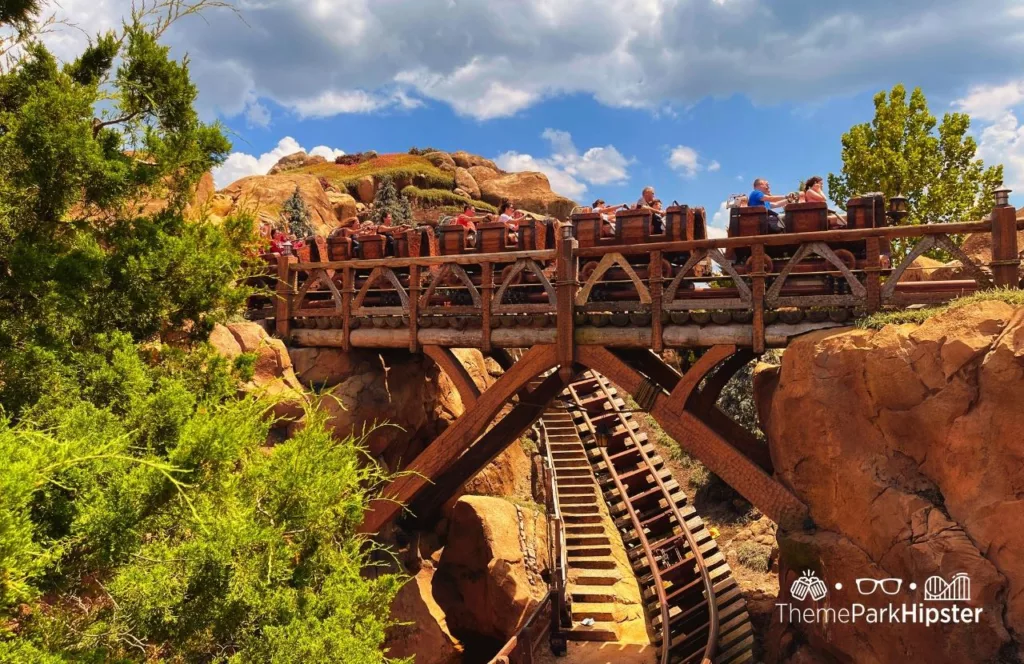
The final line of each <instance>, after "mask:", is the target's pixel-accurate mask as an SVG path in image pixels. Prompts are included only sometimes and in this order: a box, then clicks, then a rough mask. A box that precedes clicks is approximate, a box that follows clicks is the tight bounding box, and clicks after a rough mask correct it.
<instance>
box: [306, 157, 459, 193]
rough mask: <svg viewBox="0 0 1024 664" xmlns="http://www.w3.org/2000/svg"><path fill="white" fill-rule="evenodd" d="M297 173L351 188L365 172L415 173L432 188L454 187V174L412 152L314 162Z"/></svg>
mask: <svg viewBox="0 0 1024 664" xmlns="http://www.w3.org/2000/svg"><path fill="white" fill-rule="evenodd" d="M294 172H296V173H308V174H310V175H316V176H317V177H322V178H326V179H327V181H328V182H330V183H331V184H333V185H334V186H336V187H345V188H348V187H349V186H350V185H353V186H354V185H355V183H356V182H357V181H358V180H359V178H361V177H364V176H366V175H372V176H374V177H383V176H389V177H390V178H391V179H392V180H396V181H397V180H408V179H411V178H412V177H413V176H416V175H421V176H423V177H424V178H425V180H426V184H427V186H428V187H431V188H434V187H436V188H438V189H449V190H450V189H452V188H453V187H454V186H455V176H454V175H453V174H451V173H445V172H444V171H442V170H441V169H439V168H438V167H437V166H435V165H433V164H432V163H430V162H429V161H427V160H426V159H424V158H423V157H420V156H418V155H411V154H402V153H397V154H384V155H380V156H379V157H374V158H373V159H368V160H367V161H364V162H361V163H359V164H354V165H352V166H343V165H341V164H334V163H330V162H328V163H326V164H313V165H312V166H304V167H302V168H299V169H296V170H295V171H294Z"/></svg>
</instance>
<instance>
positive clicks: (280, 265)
mask: <svg viewBox="0 0 1024 664" xmlns="http://www.w3.org/2000/svg"><path fill="white" fill-rule="evenodd" d="M298 260H299V259H298V258H296V257H295V256H278V257H277V284H276V286H275V287H274V294H275V295H276V298H275V300H274V331H275V332H276V334H277V337H278V338H279V339H285V340H287V339H288V335H289V333H290V332H291V324H292V296H293V295H295V288H294V282H295V280H296V279H297V278H298V273H296V272H293V271H292V269H291V267H292V266H293V265H295V263H296V262H297V261H298Z"/></svg>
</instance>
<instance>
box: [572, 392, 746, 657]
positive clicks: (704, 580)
mask: <svg viewBox="0 0 1024 664" xmlns="http://www.w3.org/2000/svg"><path fill="white" fill-rule="evenodd" d="M567 394H568V395H569V396H570V398H571V401H572V402H573V403H574V404H575V410H576V411H577V412H578V413H579V415H578V418H579V420H580V426H579V428H580V429H581V431H582V432H583V433H585V434H586V435H587V436H588V437H590V438H591V439H592V440H594V441H595V442H596V443H597V447H598V450H599V453H600V459H601V461H602V462H603V464H604V468H603V470H604V471H606V472H607V475H608V478H609V480H610V482H611V484H612V485H613V486H614V488H615V492H616V493H617V494H618V496H619V497H620V498H621V501H622V506H623V508H624V510H625V512H626V515H627V516H628V519H629V522H630V523H631V525H632V529H633V531H634V533H635V535H636V537H637V538H638V539H639V542H640V547H641V548H642V550H643V555H644V558H645V559H646V561H647V566H648V568H649V570H650V580H651V581H652V582H653V583H652V584H651V585H652V587H653V591H654V594H655V596H656V598H657V608H656V612H657V616H655V617H651V626H652V631H654V632H655V633H656V634H658V633H659V632H660V637H659V638H660V645H661V653H660V656H661V662H662V664H668V663H669V662H673V663H675V662H691V661H698V660H697V657H698V656H699V661H701V662H704V663H708V664H710V662H713V661H720V662H730V663H732V662H740V661H744V660H746V659H748V658H749V657H750V654H751V653H750V643H751V640H750V639H749V638H748V637H747V634H748V632H749V629H750V626H749V619H748V618H747V614H746V611H745V609H744V608H743V605H742V602H741V601H739V600H738V597H737V592H738V591H737V589H736V588H735V584H734V582H732V581H731V579H725V580H724V581H723V580H722V579H724V578H725V577H724V576H723V575H724V573H726V572H727V571H728V567H727V565H725V563H724V560H722V558H721V555H720V554H719V553H718V552H717V550H716V546H715V543H714V540H713V539H712V538H711V536H710V534H708V533H707V531H706V530H705V529H704V528H703V524H702V523H701V522H700V520H699V518H697V517H696V516H695V514H693V513H692V508H691V514H690V515H689V517H687V515H684V514H683V513H682V510H681V509H680V507H679V504H678V501H679V500H680V498H679V496H678V491H679V488H678V486H675V487H671V486H670V485H669V483H668V482H667V481H666V480H665V479H663V477H662V475H663V474H664V473H665V472H666V471H665V470H664V469H663V467H662V466H663V464H661V462H660V460H659V459H657V458H656V457H655V456H653V451H650V452H649V451H648V450H647V449H645V448H646V447H647V443H646V441H645V440H643V439H642V437H641V436H640V435H638V434H637V433H636V432H635V430H634V428H635V425H634V424H633V423H632V422H631V418H630V416H629V414H628V413H626V412H623V410H622V409H621V408H620V407H619V405H618V403H619V402H618V401H617V399H616V394H615V389H614V388H613V387H611V385H610V383H609V382H608V380H607V379H606V378H604V377H603V376H600V375H598V374H594V373H591V372H588V373H587V374H584V375H583V377H582V379H581V380H578V381H575V382H574V383H572V384H571V385H570V387H569V389H568V390H567ZM609 423H611V425H612V426H614V427H616V428H617V432H615V433H611V432H610V431H609ZM609 437H612V438H618V439H619V440H618V441H617V442H618V443H620V444H621V447H617V448H616V450H615V452H614V453H610V452H609V447H608V445H607V444H603V445H602V442H605V443H607V440H608V438H609ZM602 439H603V441H602ZM637 477H640V478H641V479H646V478H647V477H649V478H650V479H651V480H652V481H646V482H636V483H634V479H635V478H637ZM631 478H632V479H631ZM673 491H676V492H677V494H676V495H673ZM634 503H635V504H634ZM637 505H654V507H653V508H650V509H648V511H647V512H646V513H641V511H640V509H639V508H638V507H637ZM652 512H655V514H654V515H653V516H651V513H652ZM671 519H675V524H676V525H675V528H673V527H672V526H671ZM658 523H660V524H662V530H661V531H659V532H658V533H655V528H654V526H652V525H651V524H658ZM665 528H667V529H668V530H667V531H666V530H665ZM694 529H698V530H700V531H701V532H702V535H703V538H704V539H705V540H706V541H705V542H704V544H701V542H700V541H699V540H698V537H697V536H696V535H695V534H694ZM666 532H667V533H672V534H671V535H668V536H665V535H666ZM651 534H655V535H657V534H661V535H662V537H661V539H660V540H658V541H655V542H652V541H651V540H650V535H651ZM705 553H710V554H711V555H712V556H713V557H714V558H715V565H716V572H717V574H718V575H719V576H720V577H721V578H720V579H719V581H720V585H719V586H718V587H717V591H716V582H715V579H714V578H713V577H712V571H711V565H709V563H708V561H707V560H706V556H705ZM673 556H678V558H679V560H678V562H674V563H672V564H671V565H669V566H668V567H665V566H663V562H662V561H663V560H671V559H672V557H673ZM688 565H693V568H694V569H695V570H696V577H695V578H691V577H689V576H683V577H682V578H681V579H676V577H674V578H673V580H669V579H667V578H666V577H665V573H666V572H668V573H673V574H676V573H680V572H682V571H684V570H685V568H686V567H687V566H688ZM644 578H646V577H644ZM696 584H699V585H700V586H702V587H703V597H704V599H703V600H702V601H699V602H695V603H692V604H691V605H689V606H683V607H679V606H677V605H675V604H674V603H673V602H674V601H676V600H681V599H684V598H685V597H686V596H687V593H688V592H691V591H693V590H695V589H696V587H697V585H696ZM729 584H732V585H729ZM720 602H722V603H723V606H726V605H727V604H730V603H731V606H727V608H726V611H727V613H728V615H729V621H728V624H727V630H726V632H727V633H726V637H725V638H726V639H727V642H726V645H727V649H726V650H725V652H723V653H720V652H719V644H720V632H721V629H720V628H721V626H720V624H719V604H720ZM702 606H703V607H704V608H705V610H706V616H707V618H706V620H705V621H704V622H703V623H698V624H697V626H696V627H694V628H693V629H689V630H688V631H687V630H686V629H685V626H686V625H687V624H692V621H693V617H694V616H695V615H697V613H696V612H699V611H700V610H701V608H702ZM673 609H678V611H679V613H677V614H675V615H672V611H673ZM649 617H650V616H649ZM677 619H678V624H679V625H680V626H681V627H682V628H683V632H682V633H680V634H679V635H677V636H676V635H674V634H673V629H674V628H673V623H674V621H675V620H677ZM705 630H706V632H705Z"/></svg>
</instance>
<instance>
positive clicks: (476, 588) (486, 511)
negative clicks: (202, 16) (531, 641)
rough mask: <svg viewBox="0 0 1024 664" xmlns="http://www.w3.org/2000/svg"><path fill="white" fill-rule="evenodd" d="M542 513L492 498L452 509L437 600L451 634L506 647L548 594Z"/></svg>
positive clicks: (469, 499) (471, 499)
mask: <svg viewBox="0 0 1024 664" xmlns="http://www.w3.org/2000/svg"><path fill="white" fill-rule="evenodd" d="M545 524H546V519H545V517H544V515H543V514H541V513H538V512H534V511H533V510H530V509H527V508H518V507H517V506H516V505H514V504H512V503H510V502H508V501H506V500H502V499H501V498H492V497H489V496H464V497H463V498H461V499H460V500H459V502H457V503H456V504H455V508H454V509H453V510H452V515H451V519H450V525H449V528H448V542H447V544H446V545H445V547H444V551H443V552H442V554H441V561H440V564H439V565H438V569H437V573H436V575H435V577H434V597H435V598H436V599H437V602H438V604H439V605H440V606H441V607H442V608H443V609H444V612H445V615H446V616H447V619H448V626H449V628H450V629H451V631H452V633H453V634H455V635H456V636H459V635H463V634H465V635H480V636H484V637H490V638H492V639H495V640H497V641H500V642H504V641H505V640H507V639H508V638H509V637H510V636H512V635H513V634H515V633H516V631H517V630H518V629H519V628H520V627H521V626H522V624H523V623H524V621H525V620H526V619H527V618H528V617H529V616H530V614H531V613H532V611H533V609H534V608H535V607H536V605H537V603H538V602H539V601H540V600H541V599H542V598H543V597H544V595H545V593H546V592H547V585H546V584H545V583H544V581H543V580H542V579H541V573H542V572H543V571H544V570H545V569H546V566H547V561H546V558H547V528H546V525H545Z"/></svg>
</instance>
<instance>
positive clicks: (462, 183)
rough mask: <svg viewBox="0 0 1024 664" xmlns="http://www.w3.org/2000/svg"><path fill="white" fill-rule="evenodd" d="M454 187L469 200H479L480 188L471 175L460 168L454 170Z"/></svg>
mask: <svg viewBox="0 0 1024 664" xmlns="http://www.w3.org/2000/svg"><path fill="white" fill-rule="evenodd" d="M455 186H456V187H458V188H459V189H461V190H462V191H464V192H466V195H467V196H469V197H470V198H477V199H478V198H480V186H479V185H478V184H477V183H476V180H474V179H473V175H472V173H470V172H469V171H467V170H466V169H465V168H462V167H461V166H460V167H458V168H456V169H455Z"/></svg>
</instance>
